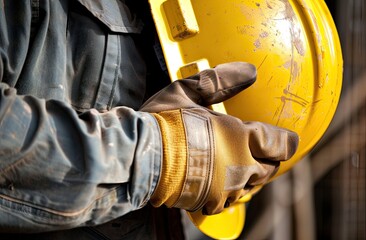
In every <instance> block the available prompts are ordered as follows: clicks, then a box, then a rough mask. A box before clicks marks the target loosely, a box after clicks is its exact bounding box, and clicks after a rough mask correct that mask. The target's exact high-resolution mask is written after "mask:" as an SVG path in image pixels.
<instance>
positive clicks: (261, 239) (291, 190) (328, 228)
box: [187, 0, 366, 240]
mask: <svg viewBox="0 0 366 240" xmlns="http://www.w3.org/2000/svg"><path fill="white" fill-rule="evenodd" d="M325 2H326V3H327V5H328V7H329V10H330V11H331V13H332V15H333V19H334V21H335V23H336V26H337V28H338V34H339V37H340V40H341V44H342V51H343V60H344V76H343V87H342V95H341V99H340V102H339V105H338V108H337V112H336V114H335V116H334V118H333V121H332V123H331V124H330V126H329V128H328V130H327V132H326V133H325V135H324V137H323V138H322V140H321V141H320V143H318V144H317V146H316V147H315V149H314V150H313V151H312V152H311V153H310V154H309V155H308V156H307V157H306V158H305V159H303V160H301V161H300V162H299V163H298V164H297V165H296V166H295V167H294V168H293V169H292V170H291V171H290V172H288V173H286V174H284V175H282V176H281V177H279V178H277V179H276V181H274V182H272V183H270V184H268V185H266V186H265V187H264V188H263V189H262V191H260V192H259V193H258V194H257V195H255V196H254V198H253V199H252V200H251V201H250V203H249V204H248V206H247V216H246V221H245V227H244V231H243V232H242V235H241V236H240V238H239V239H248V240H267V239H268V240H290V239H291V240H294V239H296V240H312V239H321V240H325V239H331V240H338V239H342V240H354V239H355V240H358V239H360V240H362V239H366V221H365V215H366V208H365V205H366V199H365V189H366V184H365V180H366V177H365V172H366V171H365V159H366V0H346V1H345V0H327V1H325ZM187 231H189V234H188V235H189V236H190V237H189V239H209V238H207V237H205V236H203V235H202V234H200V232H196V230H194V229H193V228H191V229H189V230H187Z"/></svg>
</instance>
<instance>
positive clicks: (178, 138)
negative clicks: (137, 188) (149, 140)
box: [150, 110, 187, 207]
mask: <svg viewBox="0 0 366 240" xmlns="http://www.w3.org/2000/svg"><path fill="white" fill-rule="evenodd" d="M152 115H153V116H154V117H155V118H156V120H157V121H158V123H159V126H160V130H161V135H162V139H163V162H162V169H161V173H160V179H159V183H158V185H157V187H156V189H155V191H154V193H153V195H152V196H151V199H150V202H151V204H152V205H153V206H155V207H159V206H161V205H162V204H165V205H166V206H168V207H172V206H174V204H175V203H176V202H177V201H178V198H179V197H180V195H181V192H182V188H183V184H184V182H185V178H186V171H187V170H186V168H187V139H186V135H185V130H184V124H183V119H182V114H181V111H180V110H172V111H165V112H161V113H153V114H152Z"/></svg>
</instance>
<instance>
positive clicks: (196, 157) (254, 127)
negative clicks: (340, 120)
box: [140, 62, 298, 214]
mask: <svg viewBox="0 0 366 240" xmlns="http://www.w3.org/2000/svg"><path fill="white" fill-rule="evenodd" d="M255 79H256V69H255V67H254V66H253V65H251V64H248V63H243V62H233V63H226V64H221V65H218V66H217V67H215V68H213V69H208V70H204V71H202V72H200V73H198V74H196V75H194V76H192V77H190V78H187V79H183V80H178V81H175V82H173V83H171V84H170V85H169V86H167V87H166V88H164V89H162V90H161V91H160V92H158V93H157V94H155V95H154V96H153V97H151V98H150V99H149V100H148V101H147V102H146V103H145V104H144V105H143V106H142V108H141V109H140V110H141V111H145V112H149V113H152V114H153V116H154V117H155V118H156V119H157V121H158V123H159V126H160V130H161V133H162V139H163V162H162V169H161V173H160V179H159V182H158V185H157V187H156V189H155V191H154V193H153V195H152V197H151V199H150V202H151V203H152V205H154V206H156V207H158V206H160V205H162V204H165V205H166V206H168V207H177V208H182V209H186V210H188V211H197V210H199V209H202V212H203V214H216V213H220V212H221V211H222V210H223V208H224V207H227V206H228V205H230V203H232V202H235V201H237V200H238V199H239V198H240V197H242V196H243V195H245V194H246V193H247V192H248V191H249V190H250V189H251V188H253V187H254V186H256V185H259V184H264V183H265V182H267V181H268V180H269V179H270V177H271V176H273V175H274V174H275V172H276V171H277V169H278V167H279V163H280V161H285V160H287V159H289V158H290V157H291V156H292V155H293V154H294V153H295V151H296V149H297V145H298V136H297V134H296V133H294V132H291V131H289V130H286V129H282V128H278V127H275V126H272V125H268V124H264V123H261V122H243V121H241V120H240V119H238V118H235V117H232V116H229V115H225V114H220V113H217V112H214V111H212V110H210V109H208V108H207V107H208V106H209V105H211V104H215V103H219V102H222V101H225V100H227V99H229V98H231V97H233V96H234V95H236V94H237V93H239V92H241V91H242V90H244V89H245V88H247V87H248V86H250V85H251V84H253V83H254V82H255ZM254 107H255V106H254ZM243 111H245V109H243Z"/></svg>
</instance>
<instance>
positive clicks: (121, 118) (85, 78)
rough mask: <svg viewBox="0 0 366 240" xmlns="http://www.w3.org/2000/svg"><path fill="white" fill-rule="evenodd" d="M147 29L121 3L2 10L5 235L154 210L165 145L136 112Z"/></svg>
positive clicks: (0, 5)
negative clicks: (137, 39)
mask: <svg viewBox="0 0 366 240" xmlns="http://www.w3.org/2000/svg"><path fill="white" fill-rule="evenodd" d="M141 27H142V25H141V23H140V22H139V21H138V20H137V19H136V18H134V16H133V15H132V14H131V13H130V12H129V10H128V8H127V7H126V6H125V4H124V3H123V2H122V1H118V0H92V1H91V0H78V1H76V0H58V1H56V0H43V1H36V0H34V1H18V0H2V1H0V80H1V83H0V231H1V232H4V231H5V232H9V231H12V232H28V233H29V232H42V231H54V230H60V229H70V228H75V227H81V226H93V225H97V224H101V223H105V222H107V221H110V220H112V219H115V218H117V217H118V216H124V215H126V214H128V213H129V214H128V215H126V216H132V218H134V217H133V216H134V212H133V211H134V210H137V209H140V208H142V207H143V206H145V205H146V204H147V202H148V200H149V198H150V195H151V194H152V192H153V190H154V188H155V186H156V184H157V181H158V177H159V171H160V163H161V139H160V131H159V129H158V125H157V123H156V122H155V119H154V118H153V117H152V116H151V115H149V114H148V113H144V112H139V111H136V109H138V107H139V106H140V105H141V103H142V100H143V96H144V91H145V90H144V89H145V77H146V76H145V72H146V69H145V65H144V61H143V59H142V57H141V56H140V54H139V51H138V50H137V49H136V47H135V45H134V41H133V37H132V36H131V35H133V34H138V33H139V32H140V31H141ZM135 215H138V214H135ZM140 215H141V213H140ZM142 215H144V214H142ZM139 218H140V220H139V221H140V222H141V223H139V222H137V224H140V225H136V226H141V225H142V223H143V220H141V219H143V218H146V219H150V218H149V217H146V215H144V217H142V216H140V217H139ZM146 219H145V220H146ZM127 222H128V221H127ZM131 226H135V225H131ZM77 231H79V230H77ZM140 235H141V233H140ZM0 238H1V237H0ZM68 239H72V238H70V237H68ZM78 239H82V238H80V237H78ZM87 239H91V238H87ZM102 239H103V238H102Z"/></svg>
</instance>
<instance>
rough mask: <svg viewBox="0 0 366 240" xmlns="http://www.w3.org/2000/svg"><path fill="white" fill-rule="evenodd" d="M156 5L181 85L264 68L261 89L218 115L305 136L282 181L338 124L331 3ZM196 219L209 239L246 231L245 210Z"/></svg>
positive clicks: (196, 1) (338, 58)
mask: <svg viewBox="0 0 366 240" xmlns="http://www.w3.org/2000/svg"><path fill="white" fill-rule="evenodd" d="M150 5H151V9H152V14H153V18H154V21H155V26H156V28H157V31H158V35H159V39H160V43H161V46H162V49H163V52H164V58H165V61H166V64H167V67H168V71H169V74H170V77H171V79H172V80H173V81H174V80H177V79H180V78H184V77H188V76H190V75H193V74H195V73H197V72H198V71H201V70H203V69H206V68H210V67H214V66H216V65H218V64H221V63H225V62H232V61H245V62H250V63H252V64H254V65H255V66H256V67H257V70H258V75H257V81H256V82H255V83H254V85H253V86H251V87H250V88H248V89H247V90H245V91H243V92H242V93H240V94H239V95H238V96H236V97H234V98H233V99H230V100H229V101H226V102H224V103H222V104H217V105H215V106H212V108H213V110H215V111H219V112H224V113H227V114H230V115H233V116H236V117H238V118H240V119H242V120H245V121H261V122H266V123H270V124H273V125H277V126H280V127H284V128H288V129H290V130H292V131H295V132H296V133H298V134H299V137H300V142H299V148H298V151H297V152H296V154H295V155H294V156H293V157H292V158H291V159H290V160H289V161H287V162H284V163H282V164H281V166H280V169H279V171H278V172H277V174H276V175H275V176H274V178H276V177H277V176H279V175H281V174H283V173H285V172H286V171H288V170H289V169H291V167H292V166H293V165H294V164H295V163H296V162H297V161H299V160H300V159H302V158H303V157H304V156H305V155H306V154H308V153H309V151H310V150H311V149H312V148H313V147H314V146H315V144H316V143H317V142H318V141H319V140H320V138H321V137H322V135H323V134H324V132H325V131H326V129H327V127H328V125H329V124H330V122H331V120H332V118H333V115H334V113H335V110H336V107H337V104H338V100H339V97H340V91H341V84H342V64H343V63H342V53H341V47H340V42H339V38H338V35H337V31H336V28H335V25H334V23H333V20H332V17H331V15H330V13H329V11H328V9H327V6H326V4H325V3H324V1H323V0H256V1H249V0H248V1H241V0H221V1H220V0H210V1H207V0H191V1H190V0H150ZM250 197H251V195H250V194H249V195H247V196H245V197H244V198H243V199H242V200H241V202H243V201H244V202H245V201H248V200H249V199H250ZM189 216H190V217H191V219H192V221H193V223H194V224H195V225H196V226H197V227H198V228H199V229H200V230H201V231H203V232H204V233H205V234H207V235H209V236H211V237H213V238H218V239H233V238H236V237H238V235H239V234H240V233H241V231H242V228H243V226H244V218H245V206H244V204H243V203H237V204H234V205H232V206H231V207H229V208H227V209H225V210H224V212H222V213H220V214H218V215H213V216H203V215H202V214H201V213H200V212H196V213H189Z"/></svg>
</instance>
